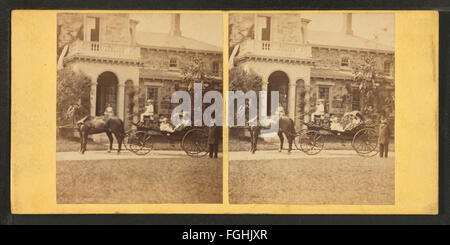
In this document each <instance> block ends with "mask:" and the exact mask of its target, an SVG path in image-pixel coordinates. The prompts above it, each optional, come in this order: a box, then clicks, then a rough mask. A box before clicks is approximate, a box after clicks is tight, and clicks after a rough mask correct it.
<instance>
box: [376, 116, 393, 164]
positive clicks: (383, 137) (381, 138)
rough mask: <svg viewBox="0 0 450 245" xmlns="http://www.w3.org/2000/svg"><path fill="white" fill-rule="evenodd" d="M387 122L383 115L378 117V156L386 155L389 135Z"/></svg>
mask: <svg viewBox="0 0 450 245" xmlns="http://www.w3.org/2000/svg"><path fill="white" fill-rule="evenodd" d="M390 134H391V132H390V130H389V123H388V120H387V118H386V117H385V116H384V115H381V118H380V128H379V132H378V144H379V145H380V157H383V154H384V157H388V150H389V137H390Z"/></svg>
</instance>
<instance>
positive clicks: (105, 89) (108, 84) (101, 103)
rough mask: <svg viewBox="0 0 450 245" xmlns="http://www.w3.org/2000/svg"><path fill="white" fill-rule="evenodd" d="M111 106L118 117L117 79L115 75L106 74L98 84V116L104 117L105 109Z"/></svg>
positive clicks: (100, 77) (100, 78)
mask: <svg viewBox="0 0 450 245" xmlns="http://www.w3.org/2000/svg"><path fill="white" fill-rule="evenodd" d="M108 106H111V107H112V108H113V111H114V114H115V115H117V78H116V77H115V75H114V74H112V73H109V72H105V73H103V74H102V75H100V76H99V79H98V82H97V101H96V113H95V114H96V115H97V116H103V115H104V112H105V109H106V108H107V107H108Z"/></svg>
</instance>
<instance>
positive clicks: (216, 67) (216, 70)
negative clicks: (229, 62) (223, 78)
mask: <svg viewBox="0 0 450 245" xmlns="http://www.w3.org/2000/svg"><path fill="white" fill-rule="evenodd" d="M212 72H213V73H214V74H219V62H217V61H214V62H213V63H212Z"/></svg>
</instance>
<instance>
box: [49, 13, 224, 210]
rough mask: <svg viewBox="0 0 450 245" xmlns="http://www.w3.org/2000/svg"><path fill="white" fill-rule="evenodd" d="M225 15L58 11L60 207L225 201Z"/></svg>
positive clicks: (57, 194) (57, 170) (57, 158)
mask: <svg viewBox="0 0 450 245" xmlns="http://www.w3.org/2000/svg"><path fill="white" fill-rule="evenodd" d="M222 19H223V17H222V14H214V13H192V14H189V13H152V14H140V13H133V14H132V13H130V14H128V13H58V14H57V115H56V120H57V139H56V200H57V203H58V204H126V203H129V204H146V203H161V204H165V203H168V204H170V203H185V204H189V203H222V182H223V180H222V128H221V126H222V122H221V121H220V123H219V120H222V119H221V118H222V115H221V114H222V109H220V116H217V115H216V114H217V113H218V112H217V111H215V112H214V113H216V114H214V116H213V117H212V119H208V120H209V121H211V122H212V121H214V123H207V122H206V121H205V120H207V119H205V118H207V117H205V116H203V117H202V118H200V123H197V121H196V122H195V123H192V122H191V118H193V117H194V114H195V116H197V111H194V106H193V105H190V104H189V103H190V101H191V100H192V101H194V98H196V96H197V94H198V96H203V95H205V94H207V93H208V92H209V91H215V93H218V94H221V93H222V90H223V79H222V78H223V74H222V72H223V68H222V63H223V61H222V59H223V58H222V54H223V22H222ZM194 88H198V90H199V91H194ZM194 92H195V93H196V94H195V95H194ZM197 92H198V93H197ZM181 95H186V96H187V98H186V97H184V98H183V99H179V98H180V96H181ZM220 98H221V97H220ZM174 99H176V100H175V102H174ZM216 100H218V99H214V102H217V103H219V102H220V103H222V101H216ZM204 101H205V99H204V100H203V102H204ZM180 102H182V103H181V104H183V105H185V104H186V103H188V102H189V103H188V104H186V105H187V109H186V106H185V107H184V108H185V110H181V111H180V110H177V106H178V105H179V104H180ZM209 102H210V104H211V103H212V102H213V100H210V101H209ZM207 104H208V103H203V105H201V106H200V107H199V110H200V115H201V113H202V110H203V111H205V107H206V106H207ZM174 118H181V119H180V120H181V121H180V122H178V123H177V124H174ZM202 119H203V122H202Z"/></svg>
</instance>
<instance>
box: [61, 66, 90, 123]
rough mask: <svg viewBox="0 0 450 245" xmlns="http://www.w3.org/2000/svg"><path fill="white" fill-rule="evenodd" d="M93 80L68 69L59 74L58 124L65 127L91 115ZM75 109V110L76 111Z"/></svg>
mask: <svg viewBox="0 0 450 245" xmlns="http://www.w3.org/2000/svg"><path fill="white" fill-rule="evenodd" d="M90 84H91V80H90V78H89V77H87V76H86V75H85V74H83V73H77V72H74V71H73V70H72V69H70V68H68V67H66V68H64V69H61V70H58V74H57V95H56V97H57V124H58V126H63V125H66V124H69V123H72V122H73V121H74V120H76V119H79V118H81V117H83V116H86V115H89V112H90ZM74 108H75V109H74Z"/></svg>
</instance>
